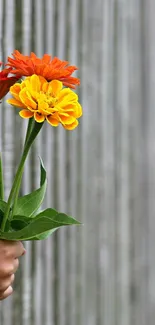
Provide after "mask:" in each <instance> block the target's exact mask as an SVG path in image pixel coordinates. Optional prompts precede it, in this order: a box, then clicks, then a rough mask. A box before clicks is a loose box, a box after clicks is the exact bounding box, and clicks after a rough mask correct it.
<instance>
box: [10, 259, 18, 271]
mask: <svg viewBox="0 0 155 325" xmlns="http://www.w3.org/2000/svg"><path fill="white" fill-rule="evenodd" d="M18 267H19V259H18V258H15V259H14V261H13V272H12V273H11V274H13V273H16V272H17V270H18Z"/></svg>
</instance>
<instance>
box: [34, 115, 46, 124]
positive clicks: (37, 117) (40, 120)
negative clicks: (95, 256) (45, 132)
mask: <svg viewBox="0 0 155 325" xmlns="http://www.w3.org/2000/svg"><path fill="white" fill-rule="evenodd" d="M34 119H35V121H36V122H38V123H42V122H44V120H45V116H44V115H43V114H41V113H39V112H35V113H34Z"/></svg>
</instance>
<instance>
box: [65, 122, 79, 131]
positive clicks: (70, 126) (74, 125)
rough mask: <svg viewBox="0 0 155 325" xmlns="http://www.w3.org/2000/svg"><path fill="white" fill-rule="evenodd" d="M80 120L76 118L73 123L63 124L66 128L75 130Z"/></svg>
mask: <svg viewBox="0 0 155 325" xmlns="http://www.w3.org/2000/svg"><path fill="white" fill-rule="evenodd" d="M78 124H79V122H78V120H75V122H73V123H72V124H69V125H67V124H66V125H63V126H64V128H65V129H66V130H74V129H75V128H76V127H77V126H78Z"/></svg>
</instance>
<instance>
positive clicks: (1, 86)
mask: <svg viewBox="0 0 155 325" xmlns="http://www.w3.org/2000/svg"><path fill="white" fill-rule="evenodd" d="M1 65H2V62H0V66H1ZM11 70H12V69H11V68H7V69H3V70H2V71H1V72H0V99H2V98H3V97H4V96H5V95H6V94H7V93H8V92H9V90H10V87H11V86H12V85H13V84H14V83H15V82H16V81H17V80H18V79H20V76H14V77H8V74H9V73H10V72H11Z"/></svg>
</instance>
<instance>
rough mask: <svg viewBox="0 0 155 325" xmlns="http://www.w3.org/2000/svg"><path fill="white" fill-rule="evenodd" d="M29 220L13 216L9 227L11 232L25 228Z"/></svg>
mask: <svg viewBox="0 0 155 325" xmlns="http://www.w3.org/2000/svg"><path fill="white" fill-rule="evenodd" d="M31 220H32V219H31V218H28V217H25V216H14V218H13V220H11V222H10V225H11V228H12V229H13V230H21V229H23V228H25V227H26V226H27V225H28V224H29V223H30V222H31Z"/></svg>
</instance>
